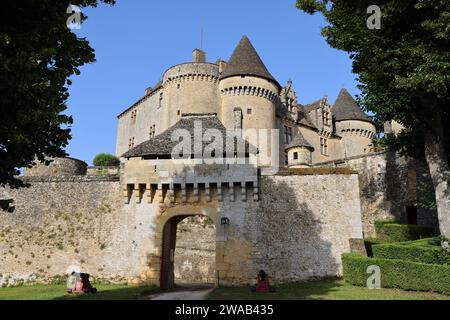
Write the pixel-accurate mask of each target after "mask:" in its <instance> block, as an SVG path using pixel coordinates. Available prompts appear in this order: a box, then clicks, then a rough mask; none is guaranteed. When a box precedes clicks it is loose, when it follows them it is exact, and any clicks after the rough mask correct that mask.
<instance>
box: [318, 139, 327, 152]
mask: <svg viewBox="0 0 450 320" xmlns="http://www.w3.org/2000/svg"><path fill="white" fill-rule="evenodd" d="M320 152H321V153H322V155H324V156H327V155H328V140H327V139H325V138H320Z"/></svg>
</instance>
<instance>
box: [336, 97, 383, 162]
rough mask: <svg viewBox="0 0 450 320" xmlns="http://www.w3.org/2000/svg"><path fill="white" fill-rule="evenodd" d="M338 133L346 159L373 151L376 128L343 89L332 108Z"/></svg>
mask: <svg viewBox="0 0 450 320" xmlns="http://www.w3.org/2000/svg"><path fill="white" fill-rule="evenodd" d="M332 113H333V119H334V121H335V127H336V133H337V134H338V135H339V136H341V137H342V142H343V148H344V155H345V157H346V158H348V157H353V156H359V155H363V154H366V153H369V152H372V150H373V138H374V137H375V135H376V132H377V130H376V127H375V124H374V123H373V121H372V120H371V119H370V118H369V117H368V116H367V115H366V114H365V113H364V112H363V111H362V110H361V109H360V107H359V106H358V104H357V103H356V101H355V100H354V99H353V97H352V96H351V95H350V94H349V93H348V91H347V90H346V89H342V90H341V92H340V93H339V95H338V97H337V99H336V102H335V103H334V105H333V108H332Z"/></svg>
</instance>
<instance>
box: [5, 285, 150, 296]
mask: <svg viewBox="0 0 450 320" xmlns="http://www.w3.org/2000/svg"><path fill="white" fill-rule="evenodd" d="M94 287H96V288H97V289H98V293H97V294H81V295H69V294H66V286H65V285H64V284H63V285H34V286H21V287H13V288H0V300H71V299H72V300H135V299H139V298H141V297H143V296H146V295H150V294H152V293H155V292H157V291H158V290H159V289H158V288H157V287H147V286H127V285H106V284H95V285H94Z"/></svg>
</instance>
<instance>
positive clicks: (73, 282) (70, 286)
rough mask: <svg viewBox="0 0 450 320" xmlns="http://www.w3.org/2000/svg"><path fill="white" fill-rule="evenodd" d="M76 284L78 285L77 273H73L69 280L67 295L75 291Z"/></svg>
mask: <svg viewBox="0 0 450 320" xmlns="http://www.w3.org/2000/svg"><path fill="white" fill-rule="evenodd" d="M76 283H77V277H76V274H75V271H73V272H72V273H71V274H70V276H69V278H67V285H66V287H67V293H72V292H73V291H74V290H75V287H76Z"/></svg>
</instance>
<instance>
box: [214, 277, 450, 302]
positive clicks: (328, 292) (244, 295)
mask: <svg viewBox="0 0 450 320" xmlns="http://www.w3.org/2000/svg"><path fill="white" fill-rule="evenodd" d="M275 288H276V290H277V292H275V293H256V292H251V291H250V287H221V288H217V289H215V290H214V291H213V292H212V293H211V294H210V295H209V297H208V299H210V300H450V296H447V295H441V294H437V293H432V292H418V291H404V290H399V289H378V290H376V289H374V290H369V289H367V288H364V287H356V286H352V285H351V284H348V283H346V282H345V281H344V280H334V279H333V280H320V281H311V282H304V283H292V284H283V285H279V286H275Z"/></svg>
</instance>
